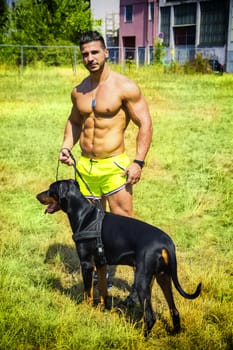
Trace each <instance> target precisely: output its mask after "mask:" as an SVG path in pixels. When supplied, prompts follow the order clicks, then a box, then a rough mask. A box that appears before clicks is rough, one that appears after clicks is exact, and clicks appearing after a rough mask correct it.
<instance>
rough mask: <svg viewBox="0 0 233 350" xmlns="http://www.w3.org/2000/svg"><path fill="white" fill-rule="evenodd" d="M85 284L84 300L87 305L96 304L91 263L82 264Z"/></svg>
mask: <svg viewBox="0 0 233 350" xmlns="http://www.w3.org/2000/svg"><path fill="white" fill-rule="evenodd" d="M81 268H82V276H83V284H84V300H85V301H86V302H87V304H93V302H94V285H93V264H92V263H91V262H87V261H84V262H81Z"/></svg>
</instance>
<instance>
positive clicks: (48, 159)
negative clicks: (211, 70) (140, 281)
mask: <svg viewBox="0 0 233 350" xmlns="http://www.w3.org/2000/svg"><path fill="white" fill-rule="evenodd" d="M119 69H120V68H119ZM124 73H125V74H127V75H129V76H130V77H131V78H133V79H134V80H136V81H137V82H138V83H139V85H140V87H141V89H142V91H143V93H144V95H145V96H146V99H147V101H148V103H149V106H150V110H151V114H152V118H153V124H154V136H153V143H152V146H151V150H150V152H149V155H148V157H147V166H146V167H145V168H144V170H143V178H142V180H141V182H140V183H139V184H138V185H136V186H135V188H134V211H135V216H136V217H138V218H141V219H142V220H145V221H148V222H150V223H152V224H154V225H156V226H159V227H161V228H162V229H164V230H165V231H166V232H168V233H169V234H170V235H171V237H172V238H173V240H174V242H175V243H176V247H177V259H178V272H179V278H180V281H181V284H182V286H183V287H184V289H185V290H187V291H188V292H192V291H193V290H194V288H195V287H196V285H197V283H198V282H199V281H201V282H202V284H203V291H202V294H201V296H200V297H199V298H198V299H196V300H194V301H188V300H184V299H183V298H182V297H181V296H180V295H179V294H178V293H177V292H176V291H174V296H175V300H176V304H177V307H178V309H179V311H180V315H181V323H182V332H181V333H180V334H179V335H176V336H174V335H171V334H170V332H169V330H170V329H171V328H172V325H171V320H170V315H169V312H168V308H167V305H166V303H165V301H164V298H163V296H162V294H161V291H160V290H159V288H158V286H157V285H156V284H155V285H154V288H153V305H154V309H155V311H156V312H157V323H156V324H155V326H154V328H153V330H152V334H151V336H150V337H149V338H148V339H147V341H145V340H144V338H143V336H142V332H141V324H140V322H139V323H138V322H136V321H133V320H132V321H131V322H130V320H129V318H128V317H127V315H126V314H124V313H123V312H122V311H120V310H118V309H117V308H113V309H112V310H111V311H106V312H101V311H100V310H99V308H98V307H97V308H91V307H90V306H87V305H85V304H84V303H83V296H82V279H81V274H80V268H79V261H78V258H77V255H76V251H75V248H74V245H73V242H72V238H71V230H70V227H69V224H68V221H67V218H66V216H65V215H64V214H63V213H60V212H59V213H57V214H55V215H53V216H49V215H47V216H46V215H44V214H43V210H44V208H43V207H42V206H41V205H40V204H39V203H38V202H37V201H36V199H35V195H36V194H37V193H38V192H40V191H42V190H44V189H46V188H47V186H48V185H49V184H50V183H51V182H52V181H54V180H55V176H56V169H57V156H58V151H59V149H60V145H61V142H62V139H63V130H64V125H65V122H66V119H67V117H68V115H69V112H70V107H71V102H70V92H71V89H72V87H73V86H74V85H75V84H77V82H78V81H80V80H81V79H82V78H83V77H84V76H85V75H86V71H85V70H84V69H82V68H80V69H78V71H77V76H76V77H75V76H74V75H73V74H72V71H71V70H68V69H61V68H56V69H55V68H53V69H46V68H41V69H40V70H39V69H37V70H33V69H30V68H27V69H26V70H25V72H24V75H23V76H19V75H18V72H17V71H13V70H9V71H8V70H7V69H6V68H5V69H4V70H3V69H0V80H1V90H0V111H1V112H0V123H1V133H0V140H1V152H0V172H1V176H0V184H1V187H0V200H1V223H0V349H4V350H5V349H7V350H8V349H12V350H14V349H17V350H19V349H20V350H21V349H22V350H27V349H30V350H31V349H33V350H34V349H40V350H42V349H43V350H44V349H59V350H60V349H69V350H70V349H75V350H77V349H80V350H85V349H87V350H92V349H93V350H94V349H103V350H104V349H106V350H107V349H135V350H143V349H148V350H152V349H155V348H156V349H159V350H160V349H161V350H164V349H166V350H170V349H178V350H183V349H190V350H192V349H193V350H196V349H200V350H220V349H221V350H222V349H224V350H230V349H232V347H233V338H232V329H233V316H232V315H233V272H232V271H233V249H232V246H233V228H232V217H233V199H232V198H233V196H232V194H233V175H232V173H233V165H232V164H233V156H232V149H233V107H232V101H233V89H232V86H233V76H232V75H227V74H224V75H223V76H217V75H192V76H191V75H183V74H165V73H163V72H161V71H160V70H159V69H156V68H155V67H146V68H140V69H137V70H134V69H131V70H130V71H128V70H127V69H126V71H125V72H124ZM135 132H136V128H135V127H134V126H133V125H130V127H129V130H128V131H127V133H126V138H127V140H126V144H127V149H128V153H129V155H130V157H131V158H132V159H133V158H134V145H135ZM74 154H75V156H76V157H78V155H79V150H78V147H76V149H75V150H74ZM73 176H74V175H73V170H72V169H71V168H68V167H65V166H63V165H61V166H60V168H59V178H69V177H73ZM132 277H133V276H132V270H131V269H130V268H128V267H118V268H117V269H116V272H115V276H114V279H113V282H114V287H113V289H112V296H113V298H114V300H118V299H119V298H120V299H123V298H125V297H126V295H127V294H128V290H129V286H130V284H131V281H132Z"/></svg>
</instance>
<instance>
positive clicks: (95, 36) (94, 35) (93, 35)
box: [79, 30, 106, 49]
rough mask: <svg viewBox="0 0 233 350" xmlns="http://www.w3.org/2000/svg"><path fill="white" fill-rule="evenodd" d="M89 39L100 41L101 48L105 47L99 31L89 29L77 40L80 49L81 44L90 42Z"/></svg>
mask: <svg viewBox="0 0 233 350" xmlns="http://www.w3.org/2000/svg"><path fill="white" fill-rule="evenodd" d="M91 41H100V42H101V46H102V48H103V49H105V48H106V45H105V42H104V38H103V37H102V35H101V34H100V33H98V32H97V31H96V30H89V31H87V32H85V33H83V34H82V35H81V37H80V40H79V47H80V49H81V47H82V45H83V44H87V43H90V42H91Z"/></svg>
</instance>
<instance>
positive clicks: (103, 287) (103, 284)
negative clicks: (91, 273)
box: [97, 265, 108, 308]
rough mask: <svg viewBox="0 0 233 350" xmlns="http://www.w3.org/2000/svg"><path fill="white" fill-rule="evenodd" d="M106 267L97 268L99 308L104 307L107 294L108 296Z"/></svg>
mask: <svg viewBox="0 0 233 350" xmlns="http://www.w3.org/2000/svg"><path fill="white" fill-rule="evenodd" d="M106 272H107V266H106V265H103V266H98V267H97V276H98V290H99V296H100V304H101V307H103V308H104V307H105V303H106V299H107V294H108V286H107V279H106Z"/></svg>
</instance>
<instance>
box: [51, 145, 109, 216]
mask: <svg viewBox="0 0 233 350" xmlns="http://www.w3.org/2000/svg"><path fill="white" fill-rule="evenodd" d="M63 149H66V150H67V151H68V152H69V155H70V158H71V159H72V160H73V162H74V163H73V164H72V166H73V168H74V179H75V180H76V175H78V176H79V178H80V179H81V181H82V182H83V184H84V185H85V187H86V189H87V190H88V192H89V193H90V195H91V196H92V197H93V200H92V202H93V203H94V205H95V206H96V207H97V208H99V209H100V210H101V211H102V212H103V211H104V210H103V207H102V205H101V203H100V200H98V199H95V196H94V194H93V192H92V191H91V189H90V187H89V186H88V184H87V182H86V181H85V180H84V179H83V177H82V175H81V174H80V172H79V170H78V168H77V166H76V159H75V158H74V156H73V154H72V152H71V150H70V149H69V148H66V147H63V148H62V150H63ZM59 165H60V160H59V159H58V163H57V171H56V181H58V172H59Z"/></svg>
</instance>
